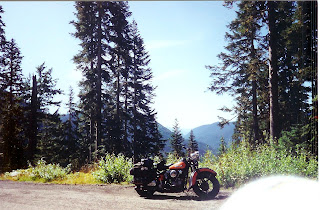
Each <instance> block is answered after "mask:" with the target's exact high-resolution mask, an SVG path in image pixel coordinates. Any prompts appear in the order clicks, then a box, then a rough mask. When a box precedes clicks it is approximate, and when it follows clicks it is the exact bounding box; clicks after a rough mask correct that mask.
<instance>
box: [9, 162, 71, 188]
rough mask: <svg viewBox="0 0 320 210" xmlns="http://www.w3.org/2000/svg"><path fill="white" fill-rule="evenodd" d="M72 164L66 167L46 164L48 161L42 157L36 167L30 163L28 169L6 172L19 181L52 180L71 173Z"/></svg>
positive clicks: (62, 177)
mask: <svg viewBox="0 0 320 210" xmlns="http://www.w3.org/2000/svg"><path fill="white" fill-rule="evenodd" d="M70 167H71V166H70V165H68V166H67V167H66V168H63V167H61V166H60V165H59V164H46V161H45V160H43V159H40V160H39V161H38V162H37V164H36V166H35V167H32V165H31V164H29V167H28V169H19V170H15V171H13V172H11V173H6V174H5V177H7V178H9V177H11V178H13V177H15V179H16V180H19V181H41V182H50V181H53V180H62V179H64V178H65V177H66V176H67V174H69V173H70V171H71V170H70Z"/></svg>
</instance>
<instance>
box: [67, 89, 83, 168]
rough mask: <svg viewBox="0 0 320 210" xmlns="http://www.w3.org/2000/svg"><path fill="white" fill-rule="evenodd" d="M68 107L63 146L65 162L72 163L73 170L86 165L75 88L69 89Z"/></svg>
mask: <svg viewBox="0 0 320 210" xmlns="http://www.w3.org/2000/svg"><path fill="white" fill-rule="evenodd" d="M66 105H67V107H68V113H67V116H68V118H67V119H66V121H65V122H64V123H63V128H64V133H63V137H64V140H63V145H64V150H65V151H64V157H63V159H64V162H65V164H69V163H71V165H72V167H73V168H79V167H80V166H81V165H83V164H84V163H85V159H86V155H85V154H82V148H81V146H82V142H81V140H82V136H81V133H80V132H79V111H78V109H77V105H76V103H75V102H74V92H73V88H72V87H71V86H70V89H69V101H68V103H66Z"/></svg>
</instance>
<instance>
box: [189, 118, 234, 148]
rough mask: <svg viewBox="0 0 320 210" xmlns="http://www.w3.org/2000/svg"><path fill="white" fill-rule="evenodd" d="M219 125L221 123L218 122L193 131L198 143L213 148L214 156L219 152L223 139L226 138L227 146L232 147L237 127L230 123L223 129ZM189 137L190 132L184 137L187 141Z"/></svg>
mask: <svg viewBox="0 0 320 210" xmlns="http://www.w3.org/2000/svg"><path fill="white" fill-rule="evenodd" d="M218 124H219V123H218V122H216V123H213V124H210V125H203V126H200V127H197V128H194V129H192V130H193V134H194V136H195V139H196V141H197V142H201V143H203V144H205V145H208V146H210V147H211V148H213V149H212V151H213V153H214V154H217V152H218V149H219V146H220V139H221V137H223V138H224V140H225V142H226V144H227V145H230V143H231V141H232V135H233V132H234V127H235V126H234V123H229V124H228V125H225V126H224V127H223V128H222V129H221V128H220V126H219V125H218ZM189 136H190V132H189V133H188V134H187V135H186V136H184V137H185V138H186V139H187V138H189Z"/></svg>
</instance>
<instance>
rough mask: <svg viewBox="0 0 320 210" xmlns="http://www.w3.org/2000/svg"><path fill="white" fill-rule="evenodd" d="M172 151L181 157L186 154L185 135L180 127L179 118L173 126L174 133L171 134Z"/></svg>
mask: <svg viewBox="0 0 320 210" xmlns="http://www.w3.org/2000/svg"><path fill="white" fill-rule="evenodd" d="M170 143H171V148H172V152H173V154H174V155H177V156H179V157H183V156H184V152H183V137H182V134H181V131H180V128H179V122H178V120H177V119H175V123H174V126H173V133H172V135H171V139H170Z"/></svg>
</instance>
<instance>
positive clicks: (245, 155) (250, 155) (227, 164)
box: [199, 142, 318, 188]
mask: <svg viewBox="0 0 320 210" xmlns="http://www.w3.org/2000/svg"><path fill="white" fill-rule="evenodd" d="M199 166H200V167H209V168H212V169H213V170H215V171H216V172H217V174H218V175H217V178H218V180H219V181H220V184H221V185H222V186H224V187H226V188H228V187H235V186H239V185H242V184H244V183H246V182H248V181H249V180H252V179H256V178H258V177H262V176H269V175H274V174H280V175H297V176H304V177H309V178H317V177H318V161H317V159H316V158H315V157H313V156H311V155H310V154H308V153H307V152H305V151H302V150H301V151H299V152H298V153H297V155H293V154H292V153H290V152H288V151H286V150H276V149H275V147H273V146H271V145H267V144H265V145H261V146H258V147H257V148H254V149H251V148H250V146H249V145H247V144H246V143H245V142H243V143H241V145H240V146H238V147H235V148H229V150H228V151H227V152H226V153H224V154H222V155H220V156H219V157H215V156H214V155H213V154H212V153H211V152H210V151H207V152H206V154H205V155H204V157H202V158H201V161H200V164H199Z"/></svg>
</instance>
